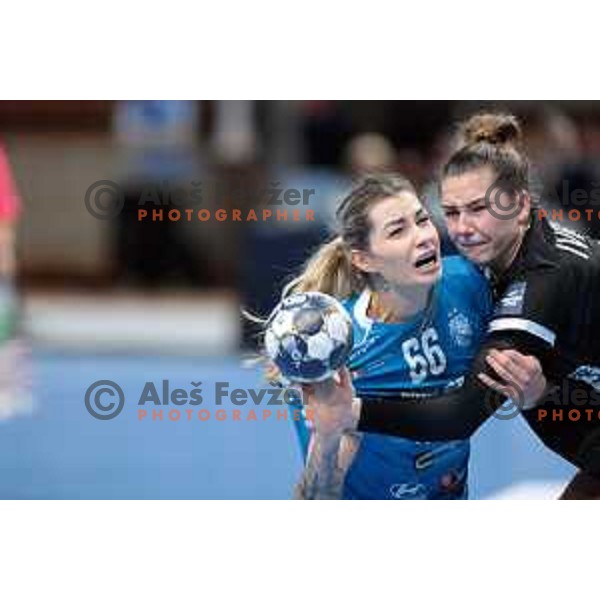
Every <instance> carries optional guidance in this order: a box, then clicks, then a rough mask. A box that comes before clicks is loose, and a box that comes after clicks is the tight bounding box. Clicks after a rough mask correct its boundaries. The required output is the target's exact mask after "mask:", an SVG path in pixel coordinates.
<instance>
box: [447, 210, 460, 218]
mask: <svg viewBox="0 0 600 600" xmlns="http://www.w3.org/2000/svg"><path fill="white" fill-rule="evenodd" d="M444 216H445V217H446V219H455V218H456V217H457V216H458V211H457V210H454V209H446V210H444Z"/></svg>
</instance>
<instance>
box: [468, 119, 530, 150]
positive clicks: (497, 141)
mask: <svg viewBox="0 0 600 600" xmlns="http://www.w3.org/2000/svg"><path fill="white" fill-rule="evenodd" d="M461 134H462V136H461V137H462V139H463V141H464V144H465V145H470V144H477V143H480V142H487V143H488V144H493V145H496V146H504V145H509V144H510V145H513V146H519V145H520V144H521V141H522V133H521V126H520V125H519V121H517V118H516V117H513V116H512V115H506V114H493V113H484V114H478V115H474V116H472V117H471V118H470V119H468V120H467V121H466V122H465V123H463V125H462V127H461Z"/></svg>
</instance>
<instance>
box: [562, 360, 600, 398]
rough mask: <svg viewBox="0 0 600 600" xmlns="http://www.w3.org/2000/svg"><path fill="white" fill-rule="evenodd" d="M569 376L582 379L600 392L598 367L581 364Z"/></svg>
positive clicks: (599, 370) (599, 369)
mask: <svg viewBox="0 0 600 600" xmlns="http://www.w3.org/2000/svg"><path fill="white" fill-rule="evenodd" d="M569 377H571V378H572V379H576V380H577V381H584V382H585V383H587V384H589V385H591V386H592V387H593V388H594V389H595V390H598V391H599V392H600V367H593V366H591V365H581V366H580V367H577V369H575V371H573V373H571V374H570V375H569Z"/></svg>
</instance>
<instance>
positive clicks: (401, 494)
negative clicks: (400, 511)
mask: <svg viewBox="0 0 600 600" xmlns="http://www.w3.org/2000/svg"><path fill="white" fill-rule="evenodd" d="M426 492H427V489H426V488H425V486H424V485H423V484H422V483H394V484H393V485H392V486H390V494H391V496H392V498H396V500H404V499H405V498H417V497H422V498H425V497H426Z"/></svg>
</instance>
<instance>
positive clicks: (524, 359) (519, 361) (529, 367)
mask: <svg viewBox="0 0 600 600" xmlns="http://www.w3.org/2000/svg"><path fill="white" fill-rule="evenodd" d="M500 353H501V354H502V356H504V358H506V359H507V360H508V361H509V362H510V364H511V365H513V366H514V367H515V368H517V369H520V371H521V372H523V373H524V374H525V375H526V376H527V377H535V376H536V375H538V374H541V373H542V365H541V364H540V361H539V360H538V359H537V358H536V357H535V356H531V355H528V354H521V353H520V352H519V351H518V350H514V349H512V348H511V349H508V350H501V351H500Z"/></svg>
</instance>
